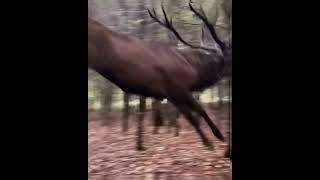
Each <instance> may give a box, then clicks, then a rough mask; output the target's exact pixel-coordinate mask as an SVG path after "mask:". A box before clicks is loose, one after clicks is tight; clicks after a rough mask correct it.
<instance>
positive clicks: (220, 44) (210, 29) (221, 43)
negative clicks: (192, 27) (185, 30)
mask: <svg viewBox="0 0 320 180" xmlns="http://www.w3.org/2000/svg"><path fill="white" fill-rule="evenodd" d="M189 7H190V10H191V11H192V12H193V13H194V14H195V15H196V16H197V17H198V18H200V19H201V20H202V21H203V22H204V23H205V25H206V26H207V27H208V29H209V31H210V34H211V36H212V38H213V39H214V40H215V41H216V42H217V44H218V45H219V47H220V48H221V50H222V52H224V51H225V48H226V45H225V43H224V42H222V41H221V40H220V39H219V37H218V35H217V33H216V30H215V29H214V26H213V25H212V24H211V23H210V22H209V20H208V18H207V17H206V15H205V13H204V11H203V9H202V7H201V9H202V10H201V11H202V12H203V15H201V14H200V13H199V12H198V11H196V10H195V9H194V7H193V6H192V4H191V0H190V2H189Z"/></svg>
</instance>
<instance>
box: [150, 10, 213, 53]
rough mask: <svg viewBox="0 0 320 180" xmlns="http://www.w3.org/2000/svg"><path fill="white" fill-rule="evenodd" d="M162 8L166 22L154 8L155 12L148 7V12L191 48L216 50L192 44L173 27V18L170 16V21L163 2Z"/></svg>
mask: <svg viewBox="0 0 320 180" xmlns="http://www.w3.org/2000/svg"><path fill="white" fill-rule="evenodd" d="M161 9H162V12H163V15H164V19H165V22H162V21H160V19H159V18H158V17H157V13H156V11H155V9H154V8H153V14H152V13H151V11H150V10H149V9H148V13H149V15H150V17H151V18H152V19H153V20H155V21H156V22H157V23H159V24H160V25H161V26H163V27H165V28H167V29H169V30H170V31H172V32H173V33H174V35H175V36H176V37H177V38H178V39H179V40H180V41H181V42H182V43H184V44H185V45H187V46H189V47H191V48H195V49H203V50H207V51H215V49H210V48H206V47H203V46H195V45H192V44H190V43H188V42H186V41H185V40H184V39H183V38H182V37H181V36H180V34H179V33H178V32H177V30H176V29H175V28H174V27H173V23H172V18H170V21H169V19H168V16H167V13H166V11H165V10H164V6H163V4H162V5H161Z"/></svg>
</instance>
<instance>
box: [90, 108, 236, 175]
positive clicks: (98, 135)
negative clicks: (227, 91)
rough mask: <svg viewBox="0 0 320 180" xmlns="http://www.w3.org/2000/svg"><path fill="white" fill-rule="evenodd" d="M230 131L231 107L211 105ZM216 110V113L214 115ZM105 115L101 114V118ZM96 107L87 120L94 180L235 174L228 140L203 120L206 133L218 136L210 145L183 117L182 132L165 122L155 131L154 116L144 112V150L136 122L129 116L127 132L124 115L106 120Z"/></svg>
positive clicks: (181, 121)
mask: <svg viewBox="0 0 320 180" xmlns="http://www.w3.org/2000/svg"><path fill="white" fill-rule="evenodd" d="M208 113H209V115H210V116H211V117H212V119H214V118H213V117H216V118H217V120H215V122H217V123H218V125H219V127H221V128H222V131H223V133H224V134H225V136H227V135H226V133H227V132H228V128H227V127H228V126H227V121H228V120H226V119H227V118H226V117H227V113H225V112H220V111H213V110H211V111H208ZM213 114H214V115H215V116H213ZM97 119H100V120H97ZM101 119H102V118H101V117H99V116H98V115H96V114H94V113H90V114H89V122H88V123H89V124H88V163H89V164H88V177H89V178H88V179H89V180H109V179H110V180H131V179H132V180H169V179H170V180H213V179H214V180H231V179H232V173H231V162H230V160H229V159H227V158H224V157H223V155H224V152H225V151H226V149H227V147H228V146H227V144H226V143H222V142H219V141H218V140H217V139H216V138H214V137H213V135H212V133H211V132H210V131H209V129H208V128H207V127H206V126H205V124H204V122H201V123H202V125H203V126H202V128H203V129H204V131H205V133H206V135H207V137H208V138H209V139H210V140H211V141H212V142H213V145H214V150H213V151H210V150H208V149H207V148H206V147H205V146H203V144H202V143H201V141H200V138H199V136H198V135H197V134H196V132H195V131H194V129H193V128H192V127H191V126H190V125H189V124H188V122H187V121H186V120H185V119H183V117H182V116H180V118H179V124H180V126H181V129H180V134H179V136H177V137H175V136H174V131H175V130H174V129H173V128H172V131H171V133H169V132H168V128H167V127H166V126H163V127H161V128H160V130H159V134H153V127H152V124H151V122H150V117H146V118H145V126H144V137H143V138H144V139H143V141H144V146H145V148H146V150H145V151H136V149H135V148H136V122H134V120H133V119H135V118H133V117H132V118H131V119H130V123H131V125H130V126H129V127H130V128H129V131H128V132H125V133H123V132H122V129H121V118H113V119H112V120H110V119H108V121H110V122H111V121H112V123H105V122H104V121H103V120H101Z"/></svg>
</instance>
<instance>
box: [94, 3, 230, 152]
mask: <svg viewBox="0 0 320 180" xmlns="http://www.w3.org/2000/svg"><path fill="white" fill-rule="evenodd" d="M189 7H190V10H191V11H192V12H193V13H195V15H196V16H197V17H198V18H200V19H201V20H202V21H203V22H204V24H205V25H206V27H207V28H208V30H209V32H210V34H211V36H212V38H213V39H214V40H215V42H216V43H217V44H218V46H219V48H220V49H219V50H217V49H210V48H206V47H202V46H194V45H191V44H189V43H187V42H186V41H184V40H183V39H182V38H181V36H180V35H179V34H178V32H177V31H176V30H175V29H174V27H173V25H172V21H169V20H168V18H167V15H166V13H165V10H164V8H163V6H162V10H163V13H164V17H165V20H166V21H165V22H161V21H160V20H159V19H158V18H157V16H156V14H155V11H154V10H153V13H152V12H151V11H150V10H148V12H149V15H150V16H151V17H152V18H153V19H154V20H155V21H156V22H158V23H159V24H161V25H163V26H164V27H166V28H168V29H170V30H171V31H172V32H173V33H174V34H175V35H176V36H177V38H178V39H179V40H180V41H181V42H183V43H184V44H186V45H187V46H189V48H187V49H183V50H181V49H177V48H176V47H172V46H168V45H166V44H160V43H146V42H144V41H142V40H140V39H137V38H135V37H133V36H130V35H126V34H122V33H119V32H115V31H112V30H111V29H109V28H107V27H105V26H103V25H102V24H101V23H99V22H97V21H95V20H93V19H91V18H90V17H88V67H89V68H92V69H93V70H95V71H97V72H98V73H100V74H101V75H102V76H103V77H105V78H106V79H108V80H110V81H111V82H113V83H114V84H115V85H117V86H118V87H119V88H120V89H122V90H123V91H124V92H127V93H131V94H136V95H140V96H144V97H152V98H155V99H157V100H160V101H162V100H163V99H167V100H168V101H170V102H171V103H173V104H174V105H175V106H176V107H177V109H178V110H179V111H180V112H181V113H182V114H183V115H184V116H185V117H186V119H187V120H188V121H189V122H190V124H191V125H192V126H193V127H194V128H195V130H196V131H197V133H198V134H199V136H200V138H201V140H202V142H203V144H204V145H205V146H207V147H208V148H209V149H212V148H213V146H212V143H211V142H210V141H209V139H208V138H207V137H206V136H205V134H204V133H203V131H202V129H201V128H200V126H199V122H198V119H197V118H195V116H194V115H193V114H192V112H195V113H197V114H199V115H200V116H201V117H202V118H203V119H204V120H205V122H206V123H207V124H208V125H209V127H210V129H211V131H212V133H213V134H214V135H215V136H216V137H217V138H218V139H219V140H221V141H225V139H224V137H223V135H222V133H221V132H220V130H219V128H218V127H217V126H216V125H215V124H214V123H213V121H212V120H211V119H210V117H209V116H208V114H207V113H206V111H205V110H204V109H203V107H202V106H201V105H200V103H199V102H197V101H196V100H195V99H194V98H193V96H192V92H194V91H201V90H203V89H205V88H207V87H209V86H212V85H214V84H215V83H216V82H218V81H219V80H220V79H221V78H222V76H223V75H224V70H225V65H226V63H228V62H229V61H231V59H230V58H229V57H230V54H231V46H227V45H226V43H224V42H222V41H221V40H220V39H219V37H218V36H217V34H216V31H215V28H214V25H212V24H211V23H210V22H209V21H208V19H207V17H206V16H205V14H204V13H203V10H202V11H200V12H199V11H197V10H195V9H194V7H193V6H192V4H191V3H189Z"/></svg>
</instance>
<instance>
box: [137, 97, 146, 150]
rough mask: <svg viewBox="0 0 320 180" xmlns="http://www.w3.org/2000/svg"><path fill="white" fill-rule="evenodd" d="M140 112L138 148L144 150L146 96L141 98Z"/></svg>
mask: <svg viewBox="0 0 320 180" xmlns="http://www.w3.org/2000/svg"><path fill="white" fill-rule="evenodd" d="M139 100H140V103H139V113H138V128H137V150H138V151H143V150H145V148H144V146H143V131H144V130H143V120H144V113H145V110H146V98H145V97H142V96H140V98H139Z"/></svg>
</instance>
